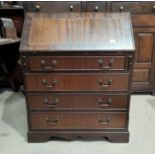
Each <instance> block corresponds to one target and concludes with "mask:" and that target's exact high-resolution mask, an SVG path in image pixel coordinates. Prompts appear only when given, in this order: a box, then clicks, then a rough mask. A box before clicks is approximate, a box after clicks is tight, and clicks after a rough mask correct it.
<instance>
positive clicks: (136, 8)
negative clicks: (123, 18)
mask: <svg viewBox="0 0 155 155" xmlns="http://www.w3.org/2000/svg"><path fill="white" fill-rule="evenodd" d="M112 11H113V12H117V11H125V12H131V13H155V2H142V1H140V2H112Z"/></svg>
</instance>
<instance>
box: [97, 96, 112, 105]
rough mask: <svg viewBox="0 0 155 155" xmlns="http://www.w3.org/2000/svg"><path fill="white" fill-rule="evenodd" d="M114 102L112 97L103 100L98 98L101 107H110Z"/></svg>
mask: <svg viewBox="0 0 155 155" xmlns="http://www.w3.org/2000/svg"><path fill="white" fill-rule="evenodd" d="M111 102H112V99H111V98H109V99H108V100H102V99H101V98H99V99H98V103H99V105H100V106H101V107H108V106H109V105H110V104H111Z"/></svg>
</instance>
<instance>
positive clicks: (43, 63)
mask: <svg viewBox="0 0 155 155" xmlns="http://www.w3.org/2000/svg"><path fill="white" fill-rule="evenodd" d="M40 63H41V67H42V68H43V69H45V70H52V69H53V68H54V67H55V65H56V64H57V60H55V59H54V60H52V62H51V66H46V61H45V60H44V59H42V60H41V62H40Z"/></svg>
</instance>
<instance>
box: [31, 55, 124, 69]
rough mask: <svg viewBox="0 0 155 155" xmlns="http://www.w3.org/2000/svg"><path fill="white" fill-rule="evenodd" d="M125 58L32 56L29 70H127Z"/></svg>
mask: <svg viewBox="0 0 155 155" xmlns="http://www.w3.org/2000/svg"><path fill="white" fill-rule="evenodd" d="M125 68H126V65H125V56H76V57H75V56H31V57H29V70H31V71H56V70H59V71H61V70H125Z"/></svg>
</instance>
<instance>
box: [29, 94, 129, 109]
mask: <svg viewBox="0 0 155 155" xmlns="http://www.w3.org/2000/svg"><path fill="white" fill-rule="evenodd" d="M27 104H28V107H29V109H30V110H104V109H106V110H107V109H109V110H110V109H114V110H126V109H127V108H128V95H113V94H112V95H111V94H107V95H105V93H104V94H103V93H42V94H28V95H27Z"/></svg>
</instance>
